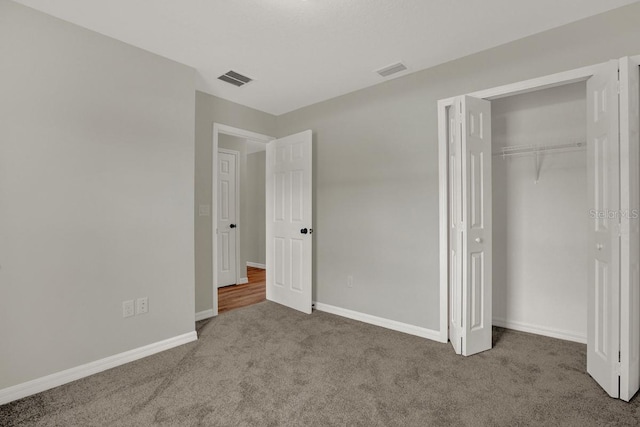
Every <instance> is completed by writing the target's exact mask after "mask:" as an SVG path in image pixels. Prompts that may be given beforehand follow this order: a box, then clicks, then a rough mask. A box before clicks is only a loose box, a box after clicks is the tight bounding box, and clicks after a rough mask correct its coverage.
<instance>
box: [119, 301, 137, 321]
mask: <svg viewBox="0 0 640 427" xmlns="http://www.w3.org/2000/svg"><path fill="white" fill-rule="evenodd" d="M134 314H135V312H134V311H133V300H132V299H130V300H127V301H122V317H131V316H133V315H134Z"/></svg>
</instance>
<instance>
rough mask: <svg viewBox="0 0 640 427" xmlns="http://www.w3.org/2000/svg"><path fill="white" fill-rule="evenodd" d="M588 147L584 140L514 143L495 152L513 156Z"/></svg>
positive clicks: (579, 149)
mask: <svg viewBox="0 0 640 427" xmlns="http://www.w3.org/2000/svg"><path fill="white" fill-rule="evenodd" d="M585 149H586V145H585V143H584V142H574V143H571V144H555V145H535V144H528V145H514V146H510V147H502V148H501V149H500V151H499V152H497V153H493V155H494V156H502V157H512V156H520V155H525V154H544V153H563V152H570V151H583V150H585Z"/></svg>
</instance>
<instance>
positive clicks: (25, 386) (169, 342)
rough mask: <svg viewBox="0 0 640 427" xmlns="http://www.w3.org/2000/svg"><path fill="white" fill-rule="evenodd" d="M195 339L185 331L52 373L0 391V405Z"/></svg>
mask: <svg viewBox="0 0 640 427" xmlns="http://www.w3.org/2000/svg"><path fill="white" fill-rule="evenodd" d="M197 339H198V335H197V334H196V332H195V331H193V332H189V333H186V334H183V335H178V336H177V337H173V338H169V339H166V340H163V341H158V342H156V343H153V344H149V345H145V346H143V347H138V348H135V349H133V350H129V351H125V352H124V353H119V354H115V355H113V356H109V357H105V358H104V359H100V360H96V361H94V362H89V363H86V364H84V365H80V366H76V367H75V368H70V369H66V370H64V371H61V372H56V373H55V374H51V375H47V376H45V377H41V378H36V379H35V380H31V381H27V382H25V383H22V384H17V385H14V386H11V387H7V388H4V389H2V390H0V405H4V404H5V403H9V402H12V401H14V400H17V399H21V398H23V397H27V396H31V395H32V394H36V393H40V392H42V391H45V390H49V389H51V388H54V387H58V386H60V385H63V384H66V383H70V382H72V381H75V380H79V379H80V378H84V377H88V376H90V375H93V374H97V373H98V372H102V371H106V370H107V369H111V368H115V367H116V366H120V365H124V364H125V363H129V362H133V361H134V360H138V359H142V358H143V357H147V356H151V355H152V354H156V353H160V352H161V351H165V350H169V349H170V348H173V347H177V346H179V345H182V344H187V343H190V342H192V341H196V340H197Z"/></svg>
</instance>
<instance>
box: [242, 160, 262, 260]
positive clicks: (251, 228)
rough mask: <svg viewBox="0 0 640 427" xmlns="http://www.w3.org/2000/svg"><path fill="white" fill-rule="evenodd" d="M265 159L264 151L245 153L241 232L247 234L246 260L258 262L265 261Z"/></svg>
mask: <svg viewBox="0 0 640 427" xmlns="http://www.w3.org/2000/svg"><path fill="white" fill-rule="evenodd" d="M266 160H267V159H266V151H259V152H257V153H251V154H249V155H247V175H246V176H247V192H246V197H247V200H246V205H247V218H246V223H245V225H244V230H243V232H244V233H246V236H247V241H246V245H245V247H246V249H247V250H246V260H247V261H250V262H255V263H258V264H265V263H266V262H267V255H266V249H267V247H266V243H265V239H266V235H267V230H266V227H265V225H266V221H267V218H266V198H265V194H266V193H265V192H266V182H265V166H266Z"/></svg>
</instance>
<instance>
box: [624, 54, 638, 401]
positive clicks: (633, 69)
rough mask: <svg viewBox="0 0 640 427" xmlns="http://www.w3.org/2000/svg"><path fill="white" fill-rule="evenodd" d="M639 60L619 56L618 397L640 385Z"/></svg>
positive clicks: (630, 394) (626, 395)
mask: <svg viewBox="0 0 640 427" xmlns="http://www.w3.org/2000/svg"><path fill="white" fill-rule="evenodd" d="M639 66H640V63H639V62H638V61H634V60H633V59H631V58H622V59H621V60H620V177H621V180H620V185H621V192H620V204H621V217H620V220H621V229H622V233H621V234H622V239H621V242H620V254H621V260H620V263H621V269H620V399H623V400H626V401H627V402H628V401H629V400H631V398H632V397H633V396H634V395H635V394H636V392H637V391H638V389H639V388H640V219H639V218H638V213H639V212H640V174H639V169H640V149H639V146H640V140H639V137H638V135H639V132H638V130H639V127H640V114H639V111H640V105H639V101H638V98H639V96H640V72H639V70H640V67H639Z"/></svg>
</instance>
